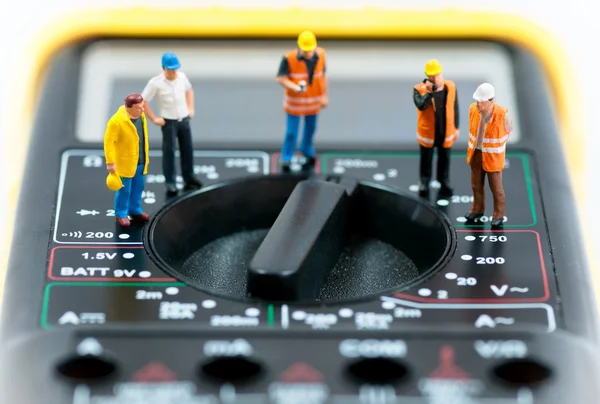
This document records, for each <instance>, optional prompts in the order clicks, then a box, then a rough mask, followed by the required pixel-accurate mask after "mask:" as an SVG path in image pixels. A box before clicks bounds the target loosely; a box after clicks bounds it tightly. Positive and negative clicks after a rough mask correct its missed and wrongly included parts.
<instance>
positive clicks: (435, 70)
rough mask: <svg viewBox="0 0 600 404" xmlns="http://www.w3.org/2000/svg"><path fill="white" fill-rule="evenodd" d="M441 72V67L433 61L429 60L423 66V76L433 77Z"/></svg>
mask: <svg viewBox="0 0 600 404" xmlns="http://www.w3.org/2000/svg"><path fill="white" fill-rule="evenodd" d="M441 72H442V65H441V64H440V62H438V61H437V60H435V59H431V60H430V61H429V62H427V64H426V65H425V75H427V76H435V75H436V74H440V73H441Z"/></svg>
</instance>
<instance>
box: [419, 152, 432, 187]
mask: <svg viewBox="0 0 600 404" xmlns="http://www.w3.org/2000/svg"><path fill="white" fill-rule="evenodd" d="M420 149H421V161H420V164H419V180H420V184H419V191H420V192H424V191H427V190H429V182H430V181H431V164H432V161H433V147H423V146H420Z"/></svg>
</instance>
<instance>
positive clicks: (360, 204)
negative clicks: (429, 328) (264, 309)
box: [144, 175, 457, 303]
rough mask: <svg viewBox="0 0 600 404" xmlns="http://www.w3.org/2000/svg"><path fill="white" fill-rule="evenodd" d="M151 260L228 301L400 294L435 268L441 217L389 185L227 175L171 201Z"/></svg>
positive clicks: (155, 230) (152, 235) (444, 252)
mask: <svg viewBox="0 0 600 404" xmlns="http://www.w3.org/2000/svg"><path fill="white" fill-rule="evenodd" d="M144 242H145V245H146V249H147V250H148V253H149V254H150V256H151V258H152V259H153V261H154V262H155V263H156V264H157V265H159V266H160V267H161V268H162V269H163V270H165V271H166V272H168V273H169V274H171V275H172V276H173V277H175V278H177V279H179V280H181V281H184V282H186V283H187V284H188V285H190V286H191V287H195V288H197V289H200V290H203V291H206V292H208V293H212V294H215V295H220V296H224V297H228V298H233V299H247V300H264V301H286V302H302V303H335V302H346V301H352V300H359V299H363V298H370V297H373V296H376V295H381V294H387V293H390V292H391V291H399V290H402V289H405V288H408V287H410V286H413V285H414V284H415V283H418V282H420V281H422V280H424V279H426V278H428V277H429V276H431V275H433V274H434V273H435V272H437V271H439V270H441V269H442V268H443V267H444V266H445V265H446V263H447V262H448V261H449V260H450V258H451V257H452V255H453V254H454V251H455V249H456V246H457V241H456V234H455V232H454V229H453V227H452V226H451V224H450V221H449V220H448V218H447V217H446V216H445V215H443V214H442V213H441V212H439V211H438V210H437V209H435V208H434V207H433V206H431V205H429V204H427V203H425V202H423V201H421V200H420V199H418V198H416V197H414V196H412V195H410V194H407V193H404V192H402V191H397V190H394V189H391V188H386V187H382V186H379V185H377V184H372V183H369V182H365V181H358V180H355V179H352V178H345V177H336V176H327V177H325V176H311V177H309V176H308V175H270V176H264V177H254V178H249V179H240V180H234V181H230V182H226V183H222V184H218V185H215V186H212V187H207V188H205V189H202V190H200V191H197V192H195V193H191V194H188V195H186V196H185V197H183V198H181V199H178V200H176V201H174V202H173V203H171V204H169V205H167V206H165V207H164V208H163V209H162V210H161V211H159V212H158V213H157V214H156V215H155V217H153V218H152V220H151V223H150V224H149V226H147V231H146V234H145V237H144Z"/></svg>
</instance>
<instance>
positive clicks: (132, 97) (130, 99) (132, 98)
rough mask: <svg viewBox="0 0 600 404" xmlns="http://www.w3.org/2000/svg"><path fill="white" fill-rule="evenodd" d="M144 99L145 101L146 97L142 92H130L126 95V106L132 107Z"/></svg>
mask: <svg viewBox="0 0 600 404" xmlns="http://www.w3.org/2000/svg"><path fill="white" fill-rule="evenodd" d="M142 101H144V99H143V98H142V96H141V95H140V94H129V95H128V96H127V97H125V106H126V107H127V108H131V107H132V106H133V105H134V104H139V103H140V102H142Z"/></svg>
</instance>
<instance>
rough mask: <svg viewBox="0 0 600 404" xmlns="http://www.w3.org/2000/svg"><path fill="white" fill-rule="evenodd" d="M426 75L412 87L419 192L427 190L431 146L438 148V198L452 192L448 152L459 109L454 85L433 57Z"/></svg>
mask: <svg viewBox="0 0 600 404" xmlns="http://www.w3.org/2000/svg"><path fill="white" fill-rule="evenodd" d="M425 75H426V76H427V77H426V78H425V79H424V80H423V81H422V82H421V83H419V84H417V85H416V86H415V87H414V90H413V101H414V103H415V106H416V107H417V142H418V143H419V146H420V151H421V162H420V169H419V180H420V181H419V194H420V195H421V196H426V195H428V193H429V183H430V181H431V168H432V163H433V149H434V148H436V149H437V154H438V161H437V180H438V181H439V182H440V184H441V188H440V194H439V197H440V198H447V197H450V196H452V194H453V189H452V187H451V186H450V154H451V152H452V145H453V144H454V142H455V141H456V139H458V136H459V109H458V96H457V93H456V85H455V84H454V82H453V81H451V80H446V79H445V78H444V76H443V75H442V65H441V64H440V62H439V61H437V60H435V59H433V60H430V61H429V62H427V64H426V65H425Z"/></svg>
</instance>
